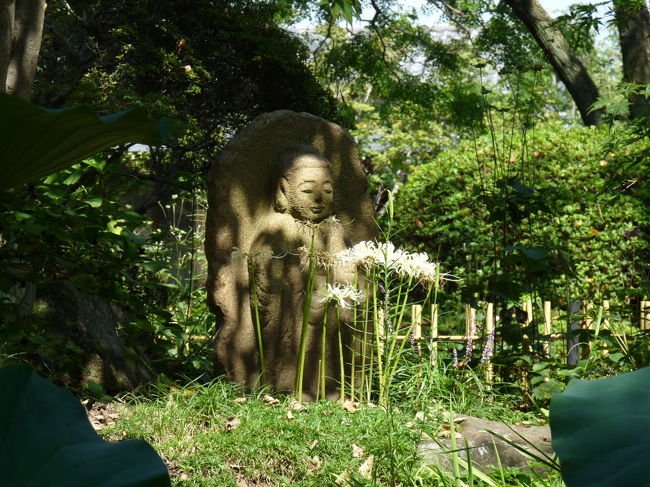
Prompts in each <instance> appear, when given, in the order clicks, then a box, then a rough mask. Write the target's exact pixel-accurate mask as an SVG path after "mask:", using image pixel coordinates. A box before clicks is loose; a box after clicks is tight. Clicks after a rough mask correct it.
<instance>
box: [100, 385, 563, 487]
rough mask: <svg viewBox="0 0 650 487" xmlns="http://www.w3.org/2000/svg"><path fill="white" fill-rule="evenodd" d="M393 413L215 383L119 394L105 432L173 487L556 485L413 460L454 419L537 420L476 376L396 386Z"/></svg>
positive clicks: (513, 474) (553, 478) (508, 473)
mask: <svg viewBox="0 0 650 487" xmlns="http://www.w3.org/2000/svg"><path fill="white" fill-rule="evenodd" d="M391 402H392V404H393V405H392V406H391V407H390V408H387V409H385V408H380V407H377V406H375V405H374V404H372V403H363V402H362V403H352V402H347V403H345V404H343V405H342V404H340V403H339V402H327V401H320V402H317V403H310V404H305V405H304V406H302V407H301V406H299V405H298V404H297V403H296V402H295V401H293V400H292V399H291V398H285V397H280V396H278V397H277V398H274V397H271V396H270V395H267V394H265V393H263V392H261V393H258V394H256V395H247V396H244V397H242V396H240V395H238V393H237V390H236V389H235V387H234V386H233V385H232V384H229V383H225V382H221V381H215V382H212V383H210V384H206V385H199V384H197V383H192V384H190V385H187V386H184V387H182V388H179V387H175V386H161V385H159V386H156V388H155V389H154V390H153V391H149V392H148V393H147V394H146V395H141V396H130V397H127V398H125V400H124V402H123V404H120V405H119V406H118V407H117V408H115V407H113V409H114V410H116V411H118V414H117V415H116V414H112V415H109V416H111V417H112V418H113V420H112V421H109V423H110V424H109V425H107V426H105V427H104V428H103V429H102V430H101V434H102V435H103V436H104V437H105V438H106V439H109V440H122V439H129V438H142V439H145V440H147V441H148V442H150V443H151V444H152V445H153V446H154V448H155V449H156V450H157V451H158V452H159V454H160V455H161V456H162V457H163V458H164V459H165V461H166V462H167V464H168V466H169V469H170V474H171V475H172V481H173V485H179V486H224V487H225V486H325V485H344V486H371V485H377V486H384V485H385V486H396V485H404V486H407V485H421V486H437V485H442V486H458V487H460V486H464V485H476V486H479V485H513V486H524V485H527V486H543V485H545V486H561V485H563V483H562V481H561V480H560V479H559V476H557V475H555V474H554V475H553V476H551V477H547V478H544V479H542V478H538V477H537V476H532V475H530V474H528V473H524V472H516V471H503V470H502V471H498V472H495V473H494V474H493V475H492V476H491V477H490V478H491V479H492V482H493V483H492V484H490V483H486V479H483V480H481V479H477V478H476V476H468V475H467V474H461V477H460V478H454V476H453V475H452V474H450V473H442V472H440V471H439V470H438V469H436V468H435V467H429V466H426V465H423V464H422V462H421V461H420V460H419V456H418V452H417V445H418V442H419V441H420V440H421V439H423V438H427V437H432V438H435V437H436V436H437V435H440V433H441V431H442V430H443V428H442V425H443V424H445V423H446V422H448V419H449V415H450V413H451V412H452V411H453V413H462V414H470V415H475V416H479V417H483V418H486V419H497V420H502V421H506V422H517V421H522V420H534V419H536V418H535V416H534V415H532V414H530V413H522V412H519V411H516V410H513V409H510V408H509V407H508V404H512V398H508V397H500V396H498V395H495V394H490V393H488V392H486V391H484V390H482V389H481V387H480V383H479V382H478V381H477V380H475V379H474V380H467V381H461V380H459V379H457V378H451V377H449V376H446V375H444V374H440V375H438V376H437V377H435V378H432V379H431V380H430V381H429V383H428V384H422V383H420V385H419V389H418V390H412V386H409V385H408V384H406V383H405V385H404V387H395V388H394V391H393V396H392V397H391Z"/></svg>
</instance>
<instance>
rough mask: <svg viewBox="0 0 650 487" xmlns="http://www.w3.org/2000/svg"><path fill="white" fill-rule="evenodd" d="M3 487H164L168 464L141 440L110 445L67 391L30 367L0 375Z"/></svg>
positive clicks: (0, 461) (167, 481) (0, 449)
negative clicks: (82, 486)
mask: <svg viewBox="0 0 650 487" xmlns="http://www.w3.org/2000/svg"><path fill="white" fill-rule="evenodd" d="M0 388H1V389H2V394H1V395H0V437H1V438H2V442H0V465H1V466H2V474H1V476H2V485H4V486H6V487H32V486H33V487H37V486H43V485H56V486H59V487H77V486H80V485H93V486H97V487H116V486H120V487H163V486H168V485H170V482H169V477H168V475H167V468H166V467H165V464H164V463H163V461H162V460H161V459H160V457H159V456H158V455H157V454H156V452H155V451H154V450H153V449H152V448H151V446H149V445H148V444H147V443H145V442H144V441H142V440H131V441H125V442H120V443H106V442H104V441H103V440H102V439H101V438H100V437H99V436H98V435H97V433H95V430H94V429H93V427H92V426H91V424H90V423H89V422H88V418H87V417H86V411H85V410H84V408H83V407H82V406H81V404H80V403H79V401H78V400H77V399H76V398H75V397H74V396H73V395H72V394H70V393H69V392H68V391H65V390H63V389H59V388H58V387H56V386H55V385H54V384H52V383H50V382H48V381H46V380H45V379H43V378H41V377H39V376H38V375H36V374H35V373H34V372H32V371H31V370H30V369H29V368H27V367H21V366H13V367H5V368H2V369H0Z"/></svg>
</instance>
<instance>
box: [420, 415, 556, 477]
mask: <svg viewBox="0 0 650 487" xmlns="http://www.w3.org/2000/svg"><path fill="white" fill-rule="evenodd" d="M454 422H455V432H456V448H457V449H463V448H465V444H466V443H465V442H467V446H468V447H469V456H470V458H471V460H472V464H473V465H474V466H475V467H477V468H478V469H479V470H481V471H483V472H486V471H488V470H490V467H494V468H499V465H501V466H502V467H503V468H513V467H517V468H522V469H534V470H535V471H536V472H538V473H544V472H547V471H548V467H546V466H541V465H540V463H539V462H538V461H537V460H534V459H531V458H530V457H528V456H526V455H525V454H524V453H522V452H521V451H520V450H519V449H517V448H515V447H514V446H512V445H510V444H508V443H507V442H505V441H503V440H501V439H500V438H498V437H497V436H495V435H492V434H490V433H489V431H491V432H493V433H496V435H499V436H501V437H503V438H505V439H507V440H509V441H510V442H512V443H514V444H515V445H517V446H518V447H520V448H523V449H524V450H526V451H529V452H531V453H532V454H534V455H536V456H541V457H543V455H541V454H540V453H539V452H538V451H536V450H535V448H538V449H539V450H541V451H543V452H544V453H546V454H547V455H548V456H553V450H552V449H551V430H550V428H549V427H548V426H520V425H508V424H504V423H502V422H499V421H490V420H487V419H480V418H475V417H472V416H463V415H458V416H456V419H455V421H454ZM445 436H447V437H445ZM522 437H523V438H525V439H523V438H522ZM531 445H534V447H533V446H531ZM451 449H452V448H451V440H450V438H449V435H448V434H447V435H441V436H440V437H439V438H436V439H430V440H425V441H422V442H421V443H420V444H419V446H418V450H419V452H420V455H421V457H422V459H423V460H424V462H426V463H429V464H433V465H437V466H439V467H440V468H441V469H443V470H447V471H451V469H452V466H451V454H450V453H447V452H449V451H450V450H451ZM458 455H459V456H460V458H461V459H463V460H464V461H465V462H466V461H467V453H466V451H460V452H459V453H458Z"/></svg>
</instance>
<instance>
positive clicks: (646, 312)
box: [639, 300, 650, 330]
mask: <svg viewBox="0 0 650 487" xmlns="http://www.w3.org/2000/svg"><path fill="white" fill-rule="evenodd" d="M639 317H640V318H639V325H640V327H641V329H642V330H650V301H645V300H644V301H641V305H640V314H639Z"/></svg>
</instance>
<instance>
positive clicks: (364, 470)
mask: <svg viewBox="0 0 650 487" xmlns="http://www.w3.org/2000/svg"><path fill="white" fill-rule="evenodd" d="M374 463H375V457H374V456H373V455H370V456H369V457H368V458H366V461H365V462H363V463H362V464H361V466H360V467H359V473H360V474H361V476H362V477H363V478H366V479H369V478H370V477H372V466H373V464H374Z"/></svg>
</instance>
